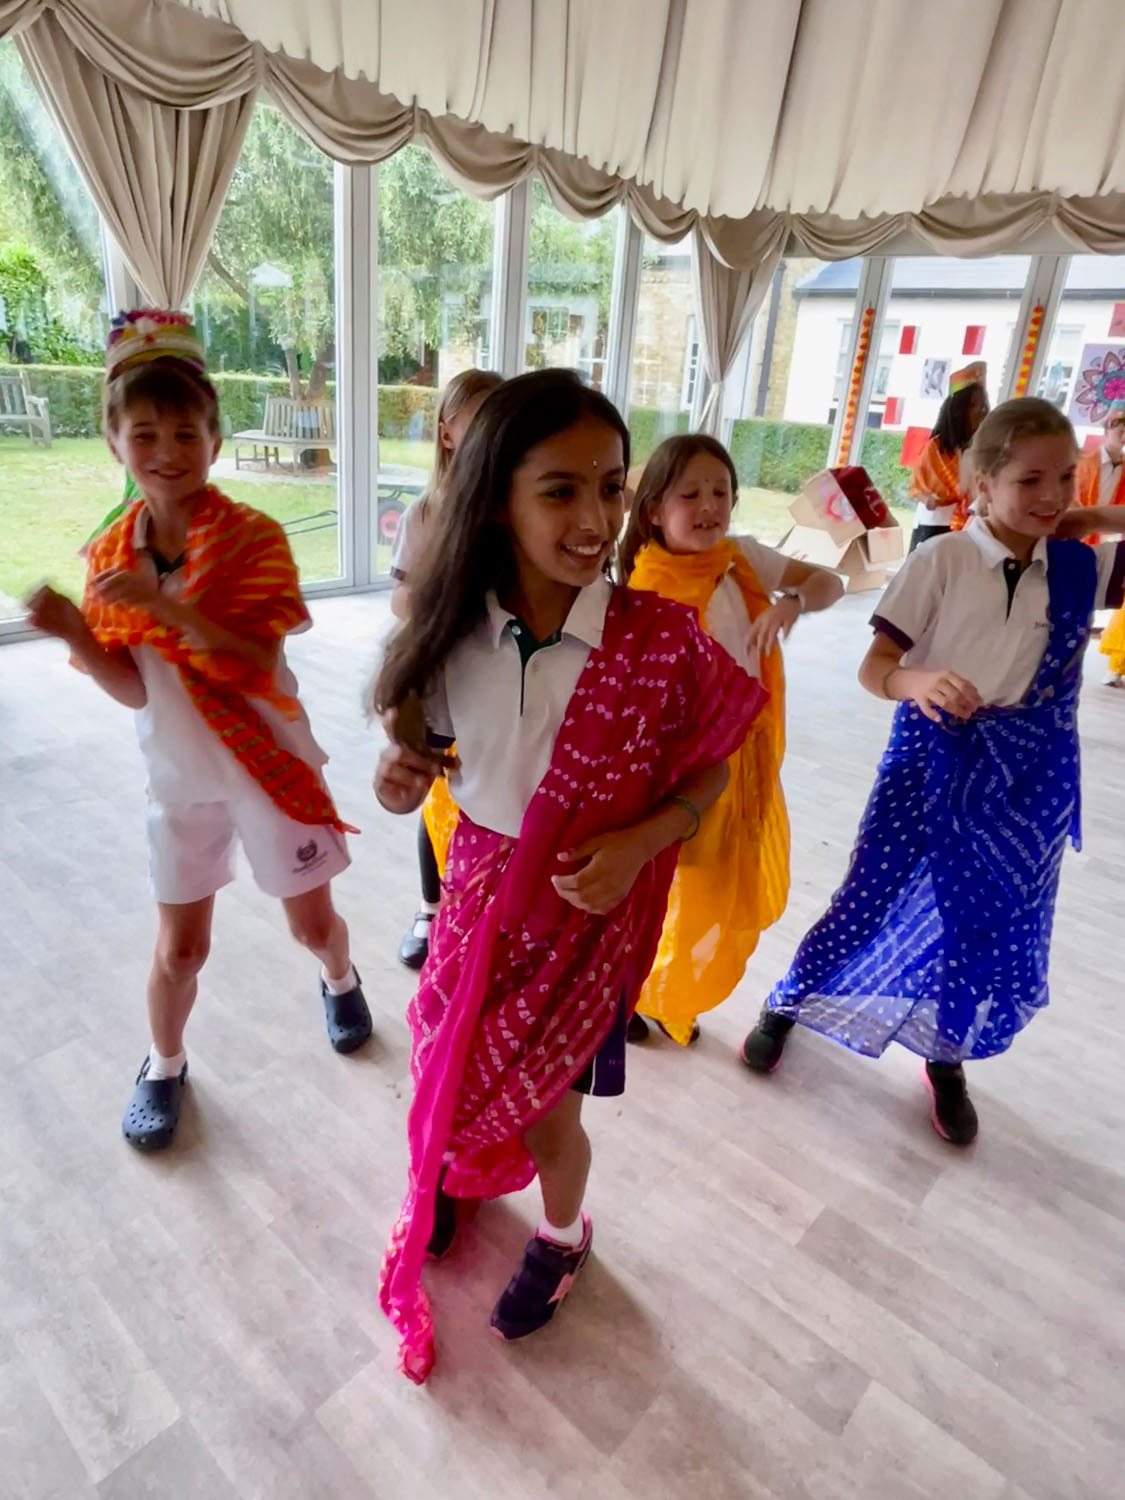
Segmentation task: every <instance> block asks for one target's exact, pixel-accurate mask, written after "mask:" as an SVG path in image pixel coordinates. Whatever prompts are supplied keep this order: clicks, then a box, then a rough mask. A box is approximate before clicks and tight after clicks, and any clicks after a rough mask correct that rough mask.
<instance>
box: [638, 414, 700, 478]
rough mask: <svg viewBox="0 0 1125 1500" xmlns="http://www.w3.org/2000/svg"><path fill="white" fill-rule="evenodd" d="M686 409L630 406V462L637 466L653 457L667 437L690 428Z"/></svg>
mask: <svg viewBox="0 0 1125 1500" xmlns="http://www.w3.org/2000/svg"><path fill="white" fill-rule="evenodd" d="M688 415H689V414H688V413H687V412H686V411H661V410H659V409H658V408H656V407H652V406H631V407H630V408H629V436H630V438H631V439H632V441H631V443H630V447H631V449H632V454H631V459H630V462H631V463H632V464H633V465H634V466H636V465H637V464H643V463H646V462H647V461H648V459H649V458H650V457H651V455H652V452H653V450H654V449H655V448H658V447H659V446H660V444H661V443H662V442H663V441H664V439H665V438H666V437H672V436H673V434H675V433H679V432H687V430H688Z"/></svg>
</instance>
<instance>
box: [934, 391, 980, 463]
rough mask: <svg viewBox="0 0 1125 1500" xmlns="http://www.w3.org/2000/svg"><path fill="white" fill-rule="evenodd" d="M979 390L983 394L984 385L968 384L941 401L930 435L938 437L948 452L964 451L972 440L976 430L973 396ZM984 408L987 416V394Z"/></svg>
mask: <svg viewBox="0 0 1125 1500" xmlns="http://www.w3.org/2000/svg"><path fill="white" fill-rule="evenodd" d="M978 391H979V392H981V394H982V395H983V394H984V386H983V385H977V384H973V385H966V386H963V387H962V389H961V390H959V391H954V392H953V395H952V396H946V398H945V400H944V401H943V402H942V403H941V410H940V411H939V412H938V416H937V421H936V422H935V423H934V430H933V432H931V433H930V436H931V437H935V438H937V440H938V444H939V446H941V447H942V448H944V449H945V451H946V452H947V453H964V451H965V449H966V448H967V447H968V446H969V444H970V443H971V442H972V440H973V432H974V431H975V429H974V427H973V421H972V405H973V398H974V396H975V395H976V394H977V392H978ZM984 410H985V415H986V416H987V414H988V397H987V395H985V396H984ZM977 425H978V426H979V425H980V424H979V423H978V424H977Z"/></svg>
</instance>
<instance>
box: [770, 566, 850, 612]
mask: <svg viewBox="0 0 1125 1500" xmlns="http://www.w3.org/2000/svg"><path fill="white" fill-rule="evenodd" d="M781 586H782V588H783V589H796V590H797V592H798V593H799V594H800V596H801V601H800V602H801V612H802V614H806V615H815V614H818V613H819V612H820V611H821V610H822V609H831V608H832V606H833V605H834V604H835V603H837V602H838V601H839V600H840V599H842V598H843V597H844V580H843V579H842V578H841V577H840V575H839V573H833V572H832V571H831V569H829V568H821V567H818V566H817V565H816V563H810V562H799V561H798V560H797V559H796V558H790V560H789V562H788V563H787V564H786V565H785V572H784V573H783V574H782V575H781Z"/></svg>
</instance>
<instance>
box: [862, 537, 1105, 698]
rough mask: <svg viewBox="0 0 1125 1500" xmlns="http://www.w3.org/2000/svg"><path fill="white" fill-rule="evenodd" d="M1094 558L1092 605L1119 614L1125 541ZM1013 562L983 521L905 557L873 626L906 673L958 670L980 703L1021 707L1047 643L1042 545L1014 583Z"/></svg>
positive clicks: (1041, 543) (1099, 551)
mask: <svg viewBox="0 0 1125 1500" xmlns="http://www.w3.org/2000/svg"><path fill="white" fill-rule="evenodd" d="M1093 552H1094V556H1095V558H1096V559H1097V569H1098V587H1097V595H1096V598H1095V601H1094V607H1095V608H1096V609H1116V608H1118V607H1120V605H1121V603H1122V602H1123V594H1125V542H1106V543H1103V544H1102V545H1101V546H1100V547H1095V548H1094V549H1093ZM1015 561H1016V560H1015V558H1014V556H1013V554H1012V553H1011V552H1010V551H1009V550H1008V548H1007V547H1005V546H1004V544H1003V542H1001V541H999V540H998V539H997V538H996V537H995V536H994V535H993V534H992V531H991V530H990V529H989V526H988V523H987V521H985V520H983V519H982V518H980V517H974V518H973V519H972V520H971V521H970V522H969V524H968V526H966V528H965V530H964V531H957V532H953V533H951V534H950V535H949V536H943V537H937V538H935V540H934V541H932V542H928V543H927V544H926V546H924V547H920V548H918V550H917V551H916V552H912V553H911V554H910V556H909V557H908V558H907V559H906V561H905V562H904V563H903V565H902V567H901V568H900V569H899V571H898V573H897V575H896V576H895V577H894V578H893V579H892V581H891V582H890V584H889V585H888V586H887V590H886V592H885V593H884V595H883V597H882V599H881V600H880V603H879V608H878V609H877V610H876V612H875V614H874V615H873V616H872V624H873V625H874V626H875V628H876V630H879V631H882V632H883V633H884V634H885V635H888V636H890V638H891V639H892V640H893V641H894V642H895V643H896V644H897V645H898V646H901V648H902V649H903V651H904V652H905V653H906V654H905V655H904V657H903V660H902V665H903V666H904V667H919V668H923V669H925V670H935V671H936V670H943V671H948V672H956V673H957V674H958V676H960V677H964V678H965V679H966V680H967V681H968V682H971V683H972V684H973V686H974V687H975V688H976V690H977V692H978V693H979V694H980V696H981V698H982V699H983V700H984V702H985V703H986V704H991V705H994V706H998V707H1009V706H1011V705H1012V704H1016V703H1022V702H1023V700H1024V698H1025V697H1026V696H1027V693H1028V690H1029V689H1030V687H1031V685H1032V683H1033V682H1034V681H1035V675H1036V673H1037V672H1038V670H1039V663H1040V661H1041V660H1042V657H1043V652H1044V650H1045V648H1046V645H1047V631H1048V628H1049V627H1048V592H1047V543H1046V541H1045V540H1041V541H1039V542H1037V543H1036V544H1035V551H1034V552H1033V553H1032V556H1031V561H1030V563H1029V564H1028V566H1027V567H1026V568H1025V569H1023V571H1022V572H1020V573H1019V574H1018V580H1017V577H1016V568H1015ZM1009 581H1010V583H1011V592H1010V593H1009Z"/></svg>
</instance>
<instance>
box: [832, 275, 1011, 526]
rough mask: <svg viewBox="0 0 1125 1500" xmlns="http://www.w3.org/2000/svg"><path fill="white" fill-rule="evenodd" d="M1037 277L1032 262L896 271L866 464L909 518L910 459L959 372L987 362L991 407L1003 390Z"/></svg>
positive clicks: (867, 438) (864, 458) (871, 413)
mask: <svg viewBox="0 0 1125 1500" xmlns="http://www.w3.org/2000/svg"><path fill="white" fill-rule="evenodd" d="M1030 271H1031V259H1030V257H1029V256H1027V255H994V256H990V257H988V258H986V259H982V260H952V259H945V258H944V257H942V256H936V255H927V256H902V257H900V258H899V259H897V260H896V261H895V263H894V268H893V270H892V273H891V290H890V296H889V298H888V300H887V309H886V315H885V323H884V328H883V338H882V342H881V344H880V347H879V362H878V365H877V367H876V372H875V383H874V386H873V389H872V394H871V404H870V407H869V408H868V413H867V430H866V431H865V433H864V436H863V444H862V450H861V456H860V462H861V463H862V464H863V466H864V468H865V469H866V470H867V471H868V473H869V474H870V475H871V478H872V480H873V481H874V483H875V485H876V487H877V488H878V490H879V492H880V493H881V494H882V496H883V498H884V500H886V501H887V502H888V504H890V505H893V506H896V507H897V508H899V509H901V510H902V512H903V514H904V516H905V515H906V514H908V513H909V512H910V511H912V510H913V508H914V507H913V505H912V504H911V502H910V501H909V498H908V490H909V486H910V469H909V468H908V467H907V466H906V465H904V463H903V458H904V456H905V458H906V459H907V460H910V458H911V457H912V454H913V452H914V450H915V449H916V448H917V447H918V446H919V444H920V443H921V442H923V441H924V440H925V439H926V438H927V437H928V436H929V433H930V429H931V428H932V427H933V425H934V422H935V421H936V419H937V414H938V411H939V410H940V408H941V404H942V402H943V401H944V400H945V398H946V395H947V394H948V391H949V377H950V375H951V374H952V372H953V371H954V370H957V369H960V368H962V367H963V366H964V365H966V364H969V363H971V362H973V361H976V360H983V361H984V362H985V364H986V365H987V366H988V381H987V385H988V395H989V399H990V400H991V401H992V402H993V403H995V402H996V400H997V399H998V398H999V395H1000V392H1001V391H1002V390H1003V389H1004V384H1005V381H1006V379H1007V375H1008V365H1009V361H1010V360H1011V359H1012V358H1013V348H1012V345H1013V341H1014V337H1015V332H1016V324H1017V322H1018V321H1019V311H1020V300H1021V298H1022V297H1023V292H1024V287H1025V285H1026V283H1027V278H1028V275H1029V273H1030ZM840 394H841V392H839V391H838V392H837V395H838V396H839V395H840Z"/></svg>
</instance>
